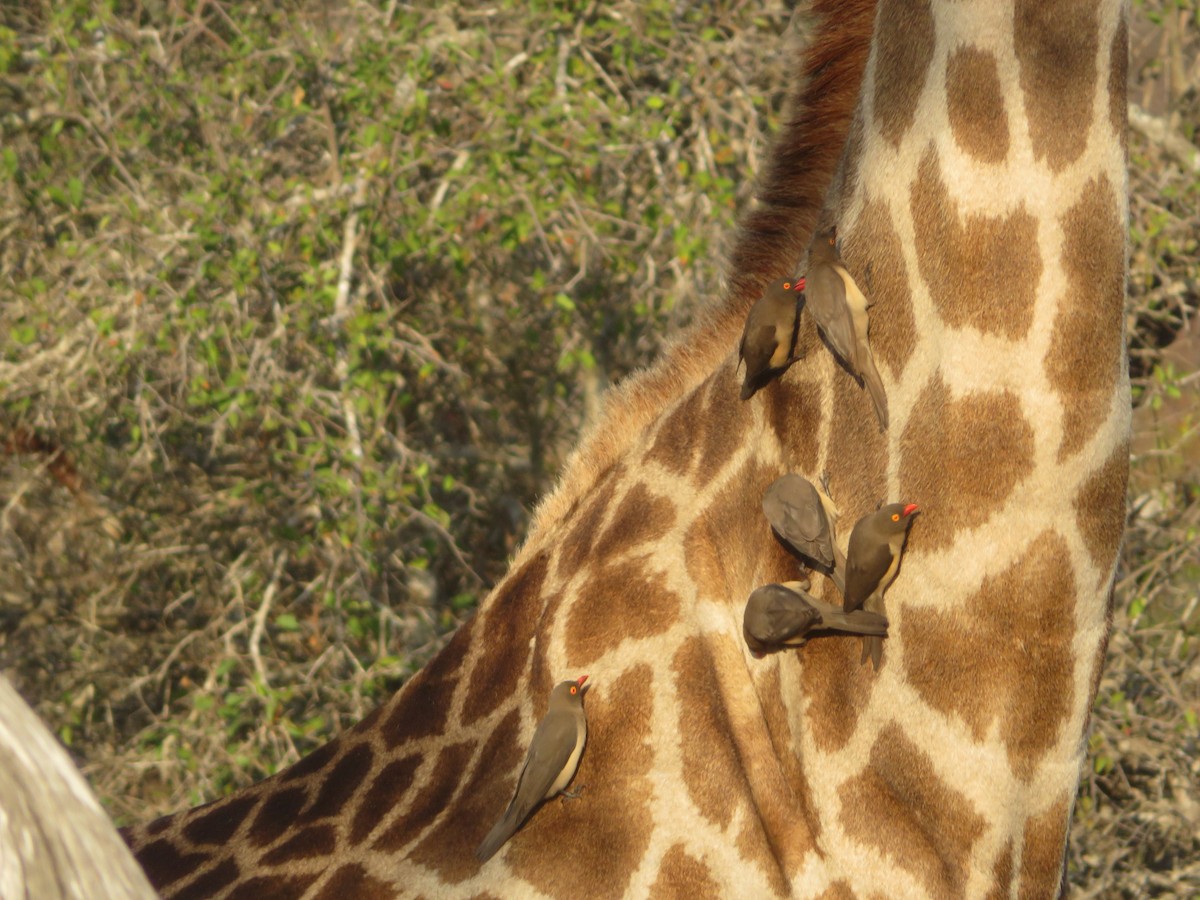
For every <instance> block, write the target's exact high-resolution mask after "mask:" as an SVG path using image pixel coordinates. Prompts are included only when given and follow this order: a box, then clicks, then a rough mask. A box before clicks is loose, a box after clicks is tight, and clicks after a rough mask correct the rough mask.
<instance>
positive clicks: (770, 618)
mask: <svg viewBox="0 0 1200 900" xmlns="http://www.w3.org/2000/svg"><path fill="white" fill-rule="evenodd" d="M887 627H888V621H887V619H885V618H884V617H883V616H880V615H876V614H875V613H872V612H867V611H866V610H865V609H859V610H855V611H854V612H851V613H847V612H843V611H842V610H840V609H838V608H837V607H836V606H831V605H830V604H828V603H822V602H821V601H820V600H817V599H816V598H815V597H810V596H809V595H808V594H806V593H805V592H804V591H803V590H801V589H800V585H799V584H798V583H797V582H795V581H786V582H784V583H783V584H765V585H763V586H762V587H760V588H758V589H757V590H755V591H754V592H753V593H751V594H750V598H749V599H748V600H747V601H746V610H745V612H744V613H743V614H742V637H743V638H745V640H746V646H747V647H749V648H750V652H751V653H753V654H754V655H755V656H762V655H763V654H764V653H768V652H770V651H773V650H780V649H782V648H784V647H803V646H804V644H805V643H807V642H808V639H809V638H810V637H814V636H816V634H821V633H826V632H830V631H848V632H851V633H853V634H863V635H885V634H887Z"/></svg>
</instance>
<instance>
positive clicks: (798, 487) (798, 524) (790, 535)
mask: <svg viewBox="0 0 1200 900" xmlns="http://www.w3.org/2000/svg"><path fill="white" fill-rule="evenodd" d="M763 513H764V514H765V515H766V517H767V521H768V522H770V523H771V527H772V528H774V529H775V531H777V532H778V533H779V536H780V537H782V538H783V539H784V540H785V541H787V542H788V543H789V544H791V545H792V546H793V547H794V548H795V549H796V550H797V551H799V552H800V553H803V554H804V555H805V556H809V557H811V558H813V559H815V560H816V561H817V562H819V563H820V564H821V565H823V566H829V565H832V564H833V539H832V538H831V537H830V534H829V521H828V519H827V518H826V515H825V507H824V506H822V505H821V498H820V496H819V495H818V494H817V490H816V488H814V487H813V486H812V484H811V483H810V482H809V481H808V480H807V479H805V478H803V477H801V476H799V475H785V476H784V477H783V478H780V479H778V480H777V481H775V483H774V484H772V485H771V486H770V487H769V488H767V492H766V494H764V495H763Z"/></svg>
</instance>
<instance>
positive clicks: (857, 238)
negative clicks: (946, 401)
mask: <svg viewBox="0 0 1200 900" xmlns="http://www.w3.org/2000/svg"><path fill="white" fill-rule="evenodd" d="M844 249H845V252H846V254H847V256H848V257H849V258H851V259H855V258H858V257H862V258H863V259H865V260H868V261H869V264H870V265H869V268H868V269H866V270H865V271H864V273H863V280H862V281H861V282H860V283H859V287H861V288H864V289H865V292H866V294H867V297H868V299H869V300H871V301H872V303H873V304H874V305H873V306H872V307H871V314H870V321H869V329H868V332H867V335H868V338H869V340H870V343H871V354H872V355H873V356H874V357H875V364H876V367H878V368H882V367H883V365H885V364H886V366H887V368H888V369H890V370H891V372H892V375H893V376H895V377H896V378H897V379H899V378H900V377H901V376H903V374H904V367H905V366H907V365H908V361H909V359H910V358H911V357H912V354H913V350H915V349H916V346H917V320H916V317H915V316H914V315H913V305H912V290H911V289H910V288H909V284H908V266H907V265H906V264H905V262H904V250H903V248H902V247H901V245H900V238H899V236H898V235H897V234H896V229H895V227H894V226H893V224H892V216H891V214H890V213H889V211H888V206H887V204H886V203H885V202H884V201H882V200H868V201H867V203H866V205H865V206H864V207H863V211H862V215H860V216H859V219H858V224H857V225H855V227H854V232H853V233H852V234H851V235H850V236H849V237H848V238H847V240H846V244H845V248H844Z"/></svg>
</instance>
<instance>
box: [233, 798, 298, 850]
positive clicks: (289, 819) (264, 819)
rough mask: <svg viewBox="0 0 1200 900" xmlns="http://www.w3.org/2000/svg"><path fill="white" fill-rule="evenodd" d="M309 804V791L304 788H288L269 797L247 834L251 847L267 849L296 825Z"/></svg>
mask: <svg viewBox="0 0 1200 900" xmlns="http://www.w3.org/2000/svg"><path fill="white" fill-rule="evenodd" d="M307 802H308V791H306V790H305V789H304V788H302V787H293V788H288V789H286V790H283V791H280V792H279V793H277V794H273V795H271V796H269V797H267V799H266V800H264V801H263V805H262V806H261V807H260V808H259V810H258V815H256V816H255V817H254V822H253V823H252V824H251V825H250V830H249V832H247V834H246V839H247V840H248V841H249V842H250V845H251V846H252V847H265V846H267V845H268V844H271V843H274V842H275V840H276V839H278V838H279V836H280V835H281V834H283V833H284V832H285V831H287V830H288V829H289V828H291V827H292V825H294V824H295V822H296V817H297V816H299V815H300V810H302V809H303V808H304V805H305V804H306V803H307Z"/></svg>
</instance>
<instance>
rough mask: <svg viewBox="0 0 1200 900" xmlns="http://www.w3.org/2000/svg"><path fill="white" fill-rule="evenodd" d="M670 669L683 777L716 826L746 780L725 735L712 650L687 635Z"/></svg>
mask: <svg viewBox="0 0 1200 900" xmlns="http://www.w3.org/2000/svg"><path fill="white" fill-rule="evenodd" d="M671 671H672V673H673V674H674V677H675V684H676V686H677V690H678V695H679V699H678V704H677V705H678V707H679V745H680V748H681V750H682V753H683V783H684V785H685V786H686V787H687V791H688V796H690V797H691V798H692V802H693V803H695V804H696V806H697V807H698V808H699V810H700V814H701V815H702V816H704V818H706V819H708V821H709V822H712V823H713V824H715V825H717V826H718V827H719V828H722V829H724V828H728V827H729V823H730V822H731V821H732V820H733V815H734V813H735V812H736V811H737V807H738V805H739V804H738V802H737V800H738V798H739V797H742V796H745V794H746V793H747V791H748V788H749V786H748V785H747V783H746V773H745V771H744V769H743V767H742V764H741V760H740V759H739V758H738V754H737V750H736V744H735V742H734V741H733V740H732V737H731V735H732V734H733V722H732V720H731V719H730V717H729V711H728V710H727V709H726V707H725V704H724V702H723V698H722V696H721V686H720V683H719V682H718V681H717V676H716V673H715V672H714V671H713V657H712V651H711V650H709V648H708V647H707V646H706V645H705V643H704V640H703V638H700V637H690V638H688V639H687V640H685V641H684V642H683V643H682V644H681V645H680V647H679V649H678V650H677V651H675V657H674V659H673V660H672V661H671Z"/></svg>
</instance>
